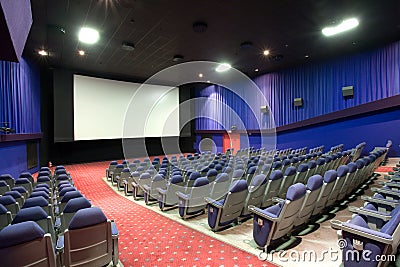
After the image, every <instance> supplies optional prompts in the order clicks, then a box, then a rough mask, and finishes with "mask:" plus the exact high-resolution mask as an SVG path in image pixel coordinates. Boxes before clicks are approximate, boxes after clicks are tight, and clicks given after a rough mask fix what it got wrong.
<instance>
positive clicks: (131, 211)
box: [66, 162, 276, 267]
mask: <svg viewBox="0 0 400 267" xmlns="http://www.w3.org/2000/svg"><path fill="white" fill-rule="evenodd" d="M108 164H109V162H100V163H86V164H75V165H68V166H66V168H67V170H68V171H69V172H70V174H71V176H72V177H73V180H74V182H75V186H76V187H77V188H78V189H79V190H80V191H81V192H82V193H83V194H84V195H85V197H86V198H88V199H89V200H90V201H91V202H92V204H93V205H95V206H98V207H100V208H101V209H102V210H103V211H104V213H105V214H106V215H107V217H108V218H110V219H113V220H115V222H116V224H117V226H118V230H119V233H120V237H119V252H120V255H119V259H120V262H121V263H122V264H123V265H124V266H174V267H175V266H226V267H227V266H230V267H231V266H276V265H274V264H272V263H270V262H267V261H261V260H259V259H258V258H257V256H254V255H252V254H249V253H247V252H245V251H243V250H240V249H238V248H236V247H233V246H231V245H229V244H226V243H224V242H221V241H219V240H216V239H214V238H212V237H210V236H208V235H205V234H203V233H201V232H199V231H196V230H194V229H191V228H188V227H186V226H184V225H182V224H180V223H178V222H176V221H173V220H170V219H168V218H166V217H164V216H162V215H160V214H157V213H155V212H153V211H151V210H149V209H147V208H145V207H142V206H140V205H138V204H136V203H134V202H133V201H130V200H128V199H126V198H125V197H123V196H120V195H119V194H118V193H116V192H115V191H114V190H113V189H111V188H110V187H109V186H108V185H107V183H106V182H105V181H104V180H103V177H104V176H105V169H106V168H107V167H108Z"/></svg>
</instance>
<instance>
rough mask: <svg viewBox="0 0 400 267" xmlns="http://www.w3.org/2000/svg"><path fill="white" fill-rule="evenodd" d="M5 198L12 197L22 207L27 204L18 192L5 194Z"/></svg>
mask: <svg viewBox="0 0 400 267" xmlns="http://www.w3.org/2000/svg"><path fill="white" fill-rule="evenodd" d="M3 196H12V197H13V198H14V199H15V200H16V201H17V202H18V205H19V206H20V207H22V205H23V204H24V202H25V199H24V197H23V196H22V195H21V193H20V192H18V191H8V192H5V193H4V195H3Z"/></svg>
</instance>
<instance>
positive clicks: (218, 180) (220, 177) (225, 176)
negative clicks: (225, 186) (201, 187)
mask: <svg viewBox="0 0 400 267" xmlns="http://www.w3.org/2000/svg"><path fill="white" fill-rule="evenodd" d="M228 180H229V175H228V174H227V173H219V174H218V175H217V177H216V178H215V182H216V183H222V182H226V181H228Z"/></svg>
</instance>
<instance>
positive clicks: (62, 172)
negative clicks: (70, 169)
mask: <svg viewBox="0 0 400 267" xmlns="http://www.w3.org/2000/svg"><path fill="white" fill-rule="evenodd" d="M62 174H67V171H66V170H65V169H58V170H56V175H62Z"/></svg>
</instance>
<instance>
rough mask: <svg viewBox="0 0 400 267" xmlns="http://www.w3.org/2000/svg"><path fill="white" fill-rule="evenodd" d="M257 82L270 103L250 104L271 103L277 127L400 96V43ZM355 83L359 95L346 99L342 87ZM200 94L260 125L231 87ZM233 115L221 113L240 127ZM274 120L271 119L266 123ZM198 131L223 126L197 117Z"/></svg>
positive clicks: (250, 123) (252, 124)
mask: <svg viewBox="0 0 400 267" xmlns="http://www.w3.org/2000/svg"><path fill="white" fill-rule="evenodd" d="M254 81H255V83H256V84H257V85H258V86H259V88H260V89H261V91H262V92H263V94H264V96H265V97H266V99H267V101H268V103H261V102H260V101H259V99H254V102H253V103H250V105H251V106H252V107H253V108H254V110H257V109H258V110H259V107H260V106H262V105H266V104H268V105H269V106H270V109H271V112H272V114H273V117H274V119H275V125H276V126H283V125H287V124H290V123H294V122H298V121H301V120H305V119H309V118H313V117H316V116H320V115H323V114H327V113H330V112H334V111H337V110H342V109H345V108H350V107H354V106H357V105H360V104H364V103H368V102H371V101H375V100H379V99H382V98H386V97H390V96H394V95H397V94H399V91H400V42H396V43H393V44H391V45H388V46H386V47H384V48H381V49H379V50H375V51H372V52H368V53H362V54H357V55H353V56H347V57H342V58H340V59H335V60H331V61H326V62H320V63H310V64H305V65H302V66H300V67H297V68H293V69H289V70H284V71H280V72H276V73H270V74H265V75H262V76H259V77H257V78H255V79H254ZM350 85H352V86H354V97H352V98H344V97H343V96H342V87H343V86H350ZM196 96H197V97H199V96H202V97H210V98H211V97H212V98H218V99H219V100H220V101H221V102H222V103H224V104H226V105H228V106H230V107H231V108H232V109H233V110H235V111H236V113H237V114H238V115H239V117H240V118H241V120H242V121H243V122H244V123H245V125H246V128H247V129H257V125H256V123H255V119H254V116H251V115H249V113H248V111H249V107H248V106H246V105H244V102H243V101H241V100H240V99H239V97H238V96H237V95H235V94H233V93H232V92H231V91H230V90H227V89H225V88H221V87H219V86H209V87H207V88H205V89H203V90H201V91H200V92H198V93H197V95H196ZM298 97H301V98H302V99H303V107H294V106H293V100H294V98H298ZM220 109H221V107H219V106H218V105H216V106H215V107H213V108H212V109H211V110H210V109H208V110H206V109H205V108H204V107H202V106H198V105H196V115H197V116H200V117H201V116H203V115H204V114H208V115H210V116H212V114H218V113H219V112H220ZM231 115H232V114H229V113H228V114H219V115H218V116H220V117H222V121H223V122H224V123H226V124H227V125H234V124H235V121H234V119H233V118H232V116H231ZM256 116H258V114H256ZM218 119H219V118H218ZM269 123H270V122H265V125H269ZM265 125H264V126H265ZM196 129H197V130H219V129H220V126H219V125H218V124H216V123H213V122H212V121H211V120H210V119H203V118H199V119H197V120H196Z"/></svg>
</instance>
